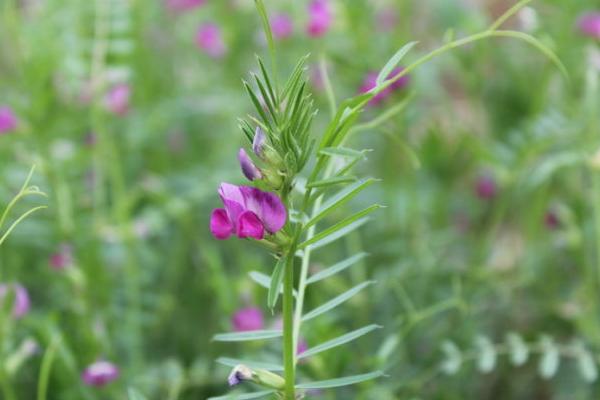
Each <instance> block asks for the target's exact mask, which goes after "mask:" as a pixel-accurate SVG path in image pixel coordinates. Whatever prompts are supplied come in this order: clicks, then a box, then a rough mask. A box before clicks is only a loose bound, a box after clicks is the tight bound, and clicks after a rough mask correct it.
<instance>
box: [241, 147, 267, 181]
mask: <svg viewBox="0 0 600 400" xmlns="http://www.w3.org/2000/svg"><path fill="white" fill-rule="evenodd" d="M238 160H239V161H240V166H241V167H242V172H243V173H244V176H245V177H246V178H248V180H251V181H253V180H255V179H260V178H262V174H261V173H260V170H259V169H258V168H257V167H256V165H254V162H252V160H251V159H250V157H249V156H248V154H247V153H246V150H244V149H240V151H239V152H238Z"/></svg>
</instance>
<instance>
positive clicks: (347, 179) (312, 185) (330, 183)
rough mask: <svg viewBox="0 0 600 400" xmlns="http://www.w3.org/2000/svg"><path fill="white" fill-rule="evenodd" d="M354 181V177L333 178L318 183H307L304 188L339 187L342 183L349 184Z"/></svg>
mask: <svg viewBox="0 0 600 400" xmlns="http://www.w3.org/2000/svg"><path fill="white" fill-rule="evenodd" d="M354 181H356V177H355V176H349V175H344V176H333V177H331V178H327V179H322V180H319V181H314V182H308V183H307V184H306V187H308V188H327V187H329V186H335V185H341V184H342V183H350V182H354Z"/></svg>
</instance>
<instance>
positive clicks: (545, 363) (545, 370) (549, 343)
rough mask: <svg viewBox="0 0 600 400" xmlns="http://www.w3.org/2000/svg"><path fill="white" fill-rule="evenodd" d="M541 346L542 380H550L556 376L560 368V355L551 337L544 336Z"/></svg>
mask: <svg viewBox="0 0 600 400" xmlns="http://www.w3.org/2000/svg"><path fill="white" fill-rule="evenodd" d="M540 345H541V346H542V356H541V358H540V363H539V366H538V371H539V373H540V375H541V377H542V378H544V379H550V378H552V377H553V376H554V375H555V374H556V371H558V367H559V366H560V353H559V351H558V348H557V347H556V345H555V344H554V340H552V338H550V337H549V336H543V337H542V340H541V342H540Z"/></svg>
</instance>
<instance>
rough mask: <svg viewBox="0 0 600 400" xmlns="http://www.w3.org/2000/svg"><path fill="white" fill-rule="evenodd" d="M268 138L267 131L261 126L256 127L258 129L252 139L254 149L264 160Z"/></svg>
mask: <svg viewBox="0 0 600 400" xmlns="http://www.w3.org/2000/svg"><path fill="white" fill-rule="evenodd" d="M266 140H267V137H266V135H265V131H263V130H262V129H261V128H260V127H256V130H255V131H254V139H252V151H253V152H254V154H256V155H257V156H258V157H260V159H261V160H264V150H265V143H266Z"/></svg>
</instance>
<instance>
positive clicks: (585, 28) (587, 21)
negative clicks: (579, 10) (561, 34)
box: [577, 12, 600, 39]
mask: <svg viewBox="0 0 600 400" xmlns="http://www.w3.org/2000/svg"><path fill="white" fill-rule="evenodd" d="M577 26H578V27H579V30H580V31H581V33H583V34H584V35H586V36H589V37H592V38H594V39H600V12H589V13H586V14H583V15H582V16H581V17H580V18H579V21H578V22H577Z"/></svg>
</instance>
